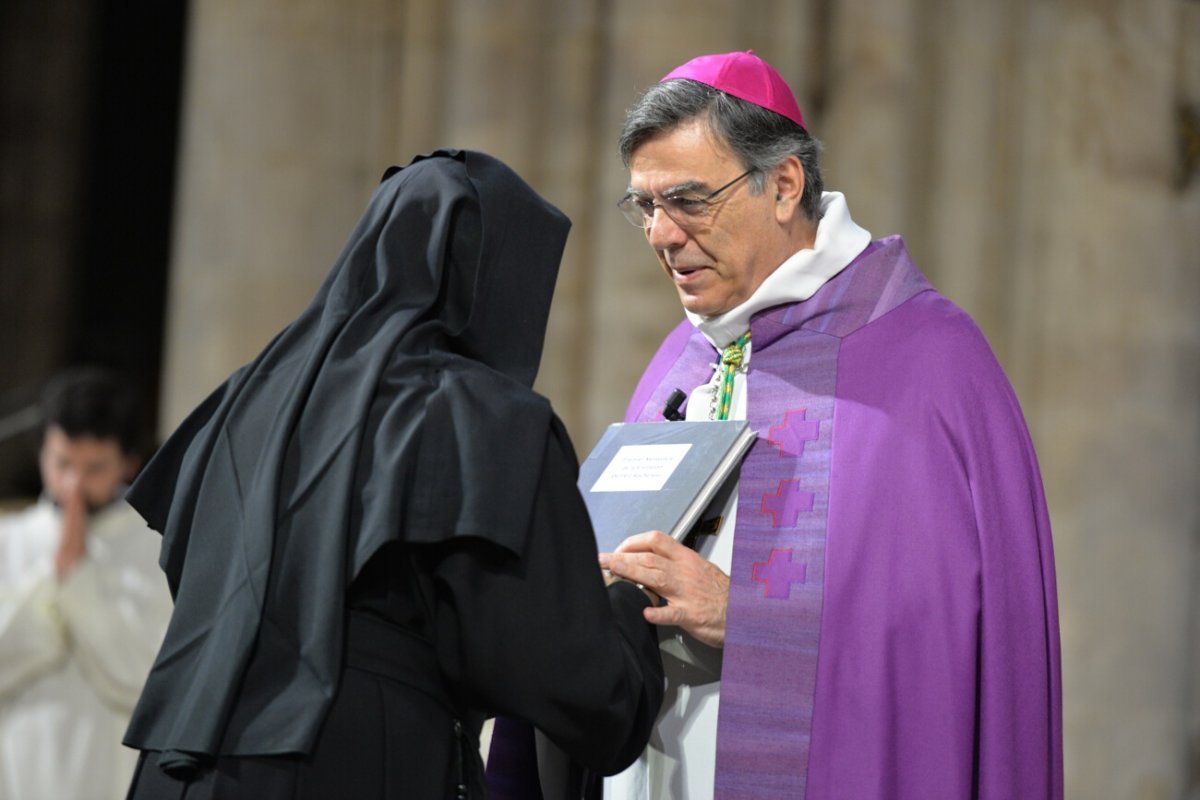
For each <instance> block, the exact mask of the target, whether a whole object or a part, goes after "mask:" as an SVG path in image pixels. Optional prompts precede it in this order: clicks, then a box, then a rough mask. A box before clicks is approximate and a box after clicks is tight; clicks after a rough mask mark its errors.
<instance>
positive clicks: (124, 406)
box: [0, 368, 171, 800]
mask: <svg viewBox="0 0 1200 800" xmlns="http://www.w3.org/2000/svg"><path fill="white" fill-rule="evenodd" d="M40 405H41V412H42V420H43V423H42V444H41V450H40V453H39V456H38V463H39V466H40V471H41V476H42V484H43V491H42V494H41V497H40V498H39V499H38V500H37V502H36V503H35V504H33V505H32V506H30V507H28V508H26V509H24V510H22V511H19V512H14V513H10V514H8V515H5V516H3V517H0V798H3V800H26V799H27V798H28V799H30V800H33V799H34V798H72V800H92V799H94V800H108V798H121V797H124V796H125V790H126V788H127V787H128V785H129V778H130V775H131V774H132V770H133V765H134V761H135V756H134V753H133V751H131V750H128V749H126V748H124V747H122V746H121V737H122V736H123V735H124V732H125V726H126V724H127V723H128V721H129V715H130V713H131V712H132V710H133V706H134V703H135V702H136V700H137V697H138V694H139V693H140V691H141V687H142V684H143V682H144V681H145V678H146V674H147V672H148V671H149V669H150V664H151V663H152V661H153V659H154V654H155V653H156V652H157V649H158V646H159V644H160V643H161V641H162V637H163V633H164V631H165V630H166V623H167V619H168V618H169V616H170V609H171V599H170V595H169V594H168V592H167V583H166V579H165V578H164V577H163V574H162V571H161V570H160V569H159V566H158V551H159V545H160V539H159V537H158V535H157V534H155V533H154V532H153V531H151V530H150V529H149V528H148V527H146V523H145V522H144V521H143V520H142V518H141V517H140V516H139V515H138V514H137V512H136V511H134V510H133V509H132V508H131V507H130V506H129V505H128V504H126V503H125V502H124V500H123V499H122V498H123V495H124V493H125V487H126V485H127V484H128V483H129V481H130V480H131V479H132V478H133V476H134V474H135V473H136V471H137V468H138V466H139V463H140V459H141V455H140V447H139V444H140V439H141V432H142V430H143V429H144V426H145V420H144V418H143V417H142V415H141V413H140V411H139V404H138V401H137V396H136V393H135V392H134V390H133V389H132V388H131V387H130V386H129V385H127V384H125V383H123V382H122V381H121V379H120V378H119V377H118V376H117V375H116V374H114V373H111V372H108V371H104V370H101V369H95V368H84V369H76V370H71V371H68V372H64V373H62V374H60V375H58V376H56V377H55V378H54V379H53V380H52V381H50V383H49V384H48V385H47V386H46V388H45V391H44V393H43V397H42V402H41V404H40Z"/></svg>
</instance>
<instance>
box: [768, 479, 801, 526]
mask: <svg viewBox="0 0 1200 800" xmlns="http://www.w3.org/2000/svg"><path fill="white" fill-rule="evenodd" d="M760 508H761V511H762V512H763V513H764V514H770V515H771V527H772V528H794V527H796V520H798V519H799V518H800V514H801V513H802V512H805V511H812V510H813V493H812V492H806V491H804V490H803V489H801V488H800V481H798V480H794V479H793V480H783V481H780V482H779V488H778V489H777V490H776V491H775V493H774V494H765V495H763V499H762V506H761V507H760Z"/></svg>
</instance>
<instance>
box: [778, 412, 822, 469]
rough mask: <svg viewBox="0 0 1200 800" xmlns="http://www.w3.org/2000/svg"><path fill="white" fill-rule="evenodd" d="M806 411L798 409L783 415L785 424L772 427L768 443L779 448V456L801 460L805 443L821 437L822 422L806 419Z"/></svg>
mask: <svg viewBox="0 0 1200 800" xmlns="http://www.w3.org/2000/svg"><path fill="white" fill-rule="evenodd" d="M804 413H805V409H803V408H797V409H793V410H791V411H788V412H786V413H785V414H784V415H783V424H781V425H772V426H771V429H770V430H769V431H767V441H768V442H770V443H771V444H773V445H775V446H776V447H778V448H779V455H780V457H781V458H782V457H783V456H792V457H794V458H800V457H801V456H803V455H804V443H805V442H815V441H816V440H817V439H818V438H819V437H820V435H821V421H820V420H816V419H805V418H804Z"/></svg>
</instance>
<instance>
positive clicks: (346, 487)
mask: <svg viewBox="0 0 1200 800" xmlns="http://www.w3.org/2000/svg"><path fill="white" fill-rule="evenodd" d="M568 227H569V222H568V221H567V219H566V218H565V217H564V216H563V215H562V214H561V213H560V212H559V211H558V210H557V209H555V208H554V207H553V206H551V205H550V204H548V203H546V202H545V201H544V200H543V199H542V198H540V197H539V196H538V195H537V194H536V193H535V192H534V191H533V190H532V189H531V188H530V187H529V186H527V185H526V184H525V183H524V182H523V181H522V180H521V179H520V178H519V177H518V176H517V175H515V174H514V173H513V172H512V171H511V170H509V169H508V168H507V167H506V166H504V165H503V164H502V163H500V162H499V161H497V160H495V159H493V158H491V157H490V156H486V155H483V154H481V153H473V152H465V151H440V152H438V153H435V154H433V155H432V156H430V157H426V158H419V159H417V160H415V161H414V162H413V163H412V164H411V165H409V166H408V167H406V168H404V169H393V170H390V171H389V173H388V174H387V175H386V176H385V179H384V181H383V183H382V184H381V185H380V187H379V188H378V189H377V190H376V192H375V194H374V196H373V197H372V199H371V202H370V204H369V206H368V207H367V210H366V212H365V214H364V215H363V218H362V219H361V220H360V222H359V224H358V226H357V227H356V228H355V230H354V232H353V234H352V235H351V237H350V241H349V242H348V244H347V245H346V248H345V250H344V251H343V252H342V254H341V256H340V257H339V259H338V261H337V263H336V264H335V266H334V268H333V270H332V272H331V273H330V275H329V277H328V278H327V279H326V281H325V283H324V285H323V286H322V287H321V289H320V290H319V291H318V293H317V295H316V297H315V298H314V299H313V301H312V303H311V304H310V306H309V307H308V308H307V309H306V310H305V311H304V312H303V313H302V314H301V315H300V317H299V318H298V319H296V320H295V321H294V322H293V323H292V324H291V325H289V326H288V327H287V328H286V329H284V330H283V331H282V332H281V333H280V334H279V335H278V336H277V337H276V338H275V340H274V341H273V342H272V343H271V344H270V345H268V346H267V348H266V349H265V350H264V351H263V352H262V353H261V354H260V355H259V356H258V357H257V358H256V359H255V360H254V361H253V362H251V363H250V364H248V365H246V366H245V367H243V368H241V369H240V370H238V371H237V372H235V373H234V374H233V375H232V376H231V377H230V378H229V379H228V380H227V381H226V382H225V383H224V384H223V385H222V386H221V387H220V388H218V389H217V390H216V392H214V393H213V394H212V395H211V396H210V397H209V398H208V399H207V400H206V401H205V402H204V403H203V404H201V406H200V407H199V408H197V409H196V411H194V412H193V413H192V415H191V416H190V417H189V418H188V419H187V420H186V421H185V422H184V423H183V424H182V425H181V426H180V428H179V430H177V431H176V432H175V434H173V435H172V436H171V438H170V439H168V441H167V442H166V443H165V444H164V445H163V447H162V449H161V450H160V451H159V453H158V454H157V455H156V457H155V458H154V459H153V460H152V461H151V462H150V464H148V465H147V467H146V469H145V470H143V473H142V475H141V476H140V477H139V479H138V481H137V482H136V483H135V485H134V486H133V488H132V489H131V490H130V492H129V495H128V499H129V501H130V502H131V503H132V504H133V505H134V507H135V508H137V509H138V510H139V511H140V512H141V513H142V514H143V515H144V516H145V518H146V519H147V521H148V522H149V524H150V526H151V527H153V528H155V529H156V530H159V531H161V532H162V534H163V549H162V557H161V563H162V566H163V569H164V570H165V572H166V574H167V578H168V581H169V583H170V586H171V590H172V592H173V594H174V596H175V602H176V606H175V613H174V615H173V617H172V620H171V625H170V628H169V629H168V632H167V636H166V639H165V641H164V643H163V646H162V650H161V651H160V653H159V656H158V659H157V661H156V663H155V665H154V667H153V669H152V670H151V673H150V675H149V677H148V679H147V682H146V687H145V690H144V692H143V694H142V697H141V700H140V701H139V703H138V706H137V709H136V710H135V712H134V716H133V720H132V722H131V724H130V727H129V731H128V733H127V735H126V739H125V741H126V744H129V745H131V746H133V747H136V748H139V749H141V750H142V751H144V752H143V755H142V759H141V761H140V763H139V768H138V772H137V774H136V775H135V778H134V783H133V786H132V787H131V790H130V797H133V798H156V800H157V799H158V798H168V797H181V796H182V795H183V792H185V791H186V792H187V797H188V798H190V799H195V798H207V797H220V798H242V797H267V798H275V797H279V798H291V797H296V798H300V797H314V798H316V797H354V798H392V797H396V798H399V797H404V798H424V797H429V798H445V797H454V796H456V795H458V796H466V797H482V796H483V786H482V767H481V764H480V763H479V757H478V744H477V742H478V734H479V730H480V726H481V724H482V721H483V720H484V718H485V717H487V716H490V715H493V714H504V715H509V716H515V717H520V718H524V719H526V720H528V721H529V722H531V723H532V724H534V725H536V726H537V727H538V728H539V729H541V730H542V731H543V732H544V733H545V734H546V735H547V736H548V737H549V738H550V739H551V740H552V741H553V742H554V743H555V744H557V745H558V746H559V747H561V748H562V749H563V750H564V751H565V752H566V753H567V754H568V755H570V756H571V757H572V758H574V759H575V760H577V761H579V762H580V763H582V764H584V765H586V766H587V767H589V768H590V769H593V770H595V771H597V772H601V773H610V772H615V771H617V770H619V769H622V768H623V767H624V766H625V765H627V764H628V763H629V762H631V761H632V760H633V759H634V758H636V756H637V754H638V753H639V752H640V751H641V749H642V747H643V746H644V745H645V742H646V741H647V739H648V737H649V734H650V729H651V726H652V725H653V722H654V718H655V714H656V713H657V710H658V706H659V703H660V701H661V696H662V673H661V664H660V662H659V655H658V645H657V637H656V635H655V633H654V631H653V630H652V628H651V626H649V625H648V624H647V623H646V622H645V621H644V620H643V619H642V614H641V611H642V609H643V608H644V607H645V606H646V605H647V602H648V601H647V599H646V597H645V596H644V595H643V594H642V593H641V592H640V591H639V590H638V589H636V588H635V587H633V586H631V585H629V584H616V585H614V586H611V587H608V589H605V587H604V586H603V583H602V581H601V578H600V573H599V568H598V566H597V561H596V547H595V544H594V542H593V540H592V533H591V527H590V523H589V522H588V518H587V512H586V510H585V508H584V506H583V503H582V500H581V499H580V497H579V494H578V492H577V490H576V489H575V478H576V472H577V463H576V461H575V456H574V451H573V450H572V448H571V445H570V442H569V441H568V439H567V436H566V433H565V431H564V430H563V428H562V425H561V424H560V423H559V421H558V420H557V418H556V417H555V416H554V413H553V411H552V410H551V408H550V405H549V403H548V402H547V401H546V400H545V399H544V398H542V397H540V396H539V395H537V394H535V393H534V392H533V391H532V390H531V389H530V386H531V385H532V382H533V378H534V376H535V374H536V371H537V366H538V362H539V361H540V358H541V348H542V340H543V338H544V335H545V328H546V320H547V315H548V312H549V305H550V298H551V295H552V293H553V287H554V281H555V277H556V274H557V269H558V263H559V259H560V257H561V254H562V249H563V245H564V243H565V239H566V234H567V229H568Z"/></svg>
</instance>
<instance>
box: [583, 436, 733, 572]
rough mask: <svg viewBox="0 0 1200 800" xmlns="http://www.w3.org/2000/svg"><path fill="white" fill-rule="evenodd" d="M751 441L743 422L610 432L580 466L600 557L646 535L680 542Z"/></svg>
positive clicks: (585, 499)
mask: <svg viewBox="0 0 1200 800" xmlns="http://www.w3.org/2000/svg"><path fill="white" fill-rule="evenodd" d="M755 438H756V437H755V434H754V431H752V430H751V429H750V423H749V422H747V421H746V420H722V421H717V422H707V421H704V422H700V421H697V422H628V423H620V422H618V423H616V424H613V425H610V426H608V429H607V430H606V431H605V432H604V435H603V436H601V437H600V441H598V442H597V443H596V446H595V447H594V448H592V452H591V453H589V454H588V456H587V458H585V459H584V461H583V463H582V464H581V465H580V466H579V482H578V485H579V491H580V492H581V493H582V494H583V500H584V502H585V503H586V504H587V508H588V514H589V515H590V516H591V518H592V527H593V528H595V531H596V544H597V546H598V547H599V549H600V552H602V553H611V552H612V551H613V550H615V549H616V547H617V545H619V544H620V543H621V542H623V541H624V540H625V539H627V538H629V537H630V536H632V535H633V534H635V533H641V532H642V531H648V530H659V531H663V532H664V533H666V534H668V535H670V536H672V537H674V538H675V539H677V540H679V541H684V539H685V537H686V536H687V535H688V533H690V532H691V530H692V528H693V526H695V525H696V523H697V521H698V520H699V519H700V517H701V514H702V512H703V511H704V509H705V508H707V507H708V505H709V504H710V503H711V502H712V500H713V498H714V497H715V496H716V495H717V493H718V491H720V489H721V488H722V487H723V486H724V485H725V483H726V482H727V481H731V480H736V473H737V469H738V467H739V465H740V464H741V462H742V458H743V457H744V456H745V454H746V451H747V450H749V449H750V446H751V445H752V444H753V443H754V440H755Z"/></svg>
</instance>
